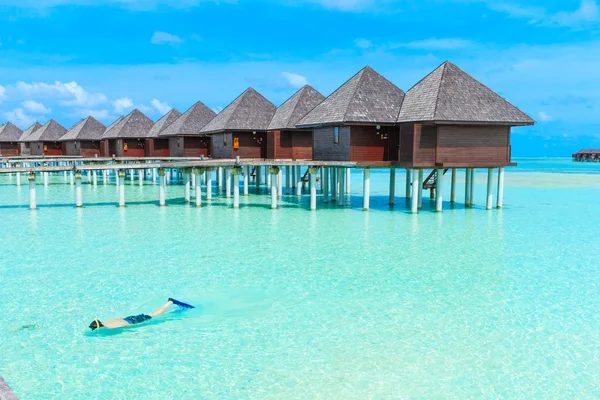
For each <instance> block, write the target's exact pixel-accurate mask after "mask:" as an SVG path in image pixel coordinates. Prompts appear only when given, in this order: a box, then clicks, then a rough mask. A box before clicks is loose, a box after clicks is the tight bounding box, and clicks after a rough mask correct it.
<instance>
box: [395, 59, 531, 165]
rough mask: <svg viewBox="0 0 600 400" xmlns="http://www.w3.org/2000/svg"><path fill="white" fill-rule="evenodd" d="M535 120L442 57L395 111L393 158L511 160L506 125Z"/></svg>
mask: <svg viewBox="0 0 600 400" xmlns="http://www.w3.org/2000/svg"><path fill="white" fill-rule="evenodd" d="M534 122H535V121H534V120H533V119H531V118H530V117H529V116H528V115H527V114H525V113H524V112H522V111H521V110H519V109H518V108H516V107H515V106H513V105H512V104H510V103H509V102H508V101H506V100H505V99H504V98H502V97H500V96H499V95H498V94H496V93H495V92H494V91H492V90H491V89H489V88H488V87H486V86H484V85H483V84H481V83H480V82H478V81H477V80H475V79H474V78H473V77H471V76H470V75H468V74H467V73H466V72H464V71H463V70H461V69H460V68H458V67H457V66H456V65H454V64H452V63H450V62H445V63H443V64H442V65H440V66H439V67H438V68H436V69H435V70H434V71H433V72H432V73H430V74H429V75H427V77H425V78H424V79H423V80H421V81H420V82H419V83H417V84H416V85H415V86H414V87H413V88H411V89H410V90H409V91H408V92H407V93H406V96H405V98H404V103H403V104H402V109H401V110H400V114H399V116H398V124H399V125H400V127H401V132H402V133H401V140H400V146H399V159H398V161H399V163H398V164H399V165H401V166H405V167H408V168H438V169H440V168H444V169H447V168H461V167H462V168H495V167H496V168H497V167H504V166H507V165H511V147H510V132H511V127H513V126H525V125H533V124H534Z"/></svg>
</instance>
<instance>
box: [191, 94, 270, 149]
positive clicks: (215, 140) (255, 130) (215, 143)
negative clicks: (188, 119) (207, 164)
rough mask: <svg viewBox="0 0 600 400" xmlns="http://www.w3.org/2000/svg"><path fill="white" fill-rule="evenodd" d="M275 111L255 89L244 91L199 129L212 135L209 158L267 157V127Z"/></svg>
mask: <svg viewBox="0 0 600 400" xmlns="http://www.w3.org/2000/svg"><path fill="white" fill-rule="evenodd" d="M276 110H277V107H275V105H274V104H273V103H271V102H270V101H269V100H267V99H266V98H264V97H263V96H262V95H261V94H260V93H258V92H257V91H256V90H254V89H252V88H249V89H247V90H246V91H245V92H244V93H242V94H241V95H240V96H239V97H238V98H236V99H235V100H234V101H233V102H232V103H231V104H229V105H228V106H227V107H225V109H223V111H221V112H220V113H219V114H217V116H216V117H214V118H213V119H212V121H210V122H209V123H208V124H206V126H205V127H204V128H203V129H202V130H201V133H203V134H207V135H210V136H211V152H210V153H211V157H212V158H215V159H220V158H235V157H238V156H239V157H240V158H262V159H264V158H266V157H267V128H268V127H269V123H270V122H271V120H272V119H273V115H274V114H275V111H276Z"/></svg>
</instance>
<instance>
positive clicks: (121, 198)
mask: <svg viewBox="0 0 600 400" xmlns="http://www.w3.org/2000/svg"><path fill="white" fill-rule="evenodd" d="M118 174H119V207H125V170H122V169H120V170H119V172H118Z"/></svg>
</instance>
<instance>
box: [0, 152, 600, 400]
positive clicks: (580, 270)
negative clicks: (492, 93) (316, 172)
mask: <svg viewBox="0 0 600 400" xmlns="http://www.w3.org/2000/svg"><path fill="white" fill-rule="evenodd" d="M599 170H600V165H597V164H578V165H575V164H572V163H571V162H570V161H569V160H520V166H519V167H517V168H514V169H508V170H507V174H506V188H505V208H504V209H502V210H492V211H487V210H485V209H484V208H483V207H482V205H483V200H484V192H485V185H484V182H485V176H484V173H483V171H480V172H479V173H478V181H477V187H476V197H475V199H476V202H477V206H476V207H475V208H474V209H469V210H465V209H464V208H463V207H462V206H461V205H460V204H459V205H457V206H456V207H455V208H452V207H451V206H450V204H449V203H445V205H444V206H445V210H444V213H442V214H437V213H435V212H433V211H432V207H431V206H432V205H431V204H430V203H429V201H428V200H427V198H426V200H425V201H424V209H423V211H422V212H421V213H420V214H419V215H417V216H415V215H411V214H409V213H407V212H406V209H405V202H404V199H403V198H401V197H398V199H397V205H396V208H395V209H393V210H390V209H389V207H388V205H387V182H388V181H387V174H383V173H377V172H374V173H373V174H372V177H373V179H372V180H373V182H372V194H373V197H372V201H371V205H372V210H371V211H370V212H363V211H362V209H361V208H362V199H361V196H360V193H361V190H362V188H361V178H360V175H359V174H355V175H353V179H352V192H353V193H352V197H351V204H350V205H349V206H347V207H345V208H344V209H340V208H335V206H327V207H325V206H324V205H323V204H322V203H319V204H318V206H319V210H318V211H317V212H311V211H309V210H308V206H309V204H308V198H307V196H306V195H305V196H304V197H303V198H302V199H301V201H298V200H297V198H296V197H295V196H290V197H285V198H284V200H283V202H282V204H283V208H282V209H279V210H277V211H272V210H270V209H269V208H268V206H269V204H270V203H269V198H268V197H267V196H266V194H262V195H257V194H256V193H254V192H252V193H251V195H250V196H249V197H248V198H243V199H242V207H241V209H239V210H234V209H232V208H230V207H229V205H230V203H229V201H228V200H227V199H224V198H218V199H216V200H214V201H213V202H212V204H211V205H209V206H207V207H203V208H200V209H196V208H195V207H191V206H188V205H186V204H185V203H184V201H183V199H182V197H183V193H182V187H181V186H168V188H167V190H168V203H169V206H168V207H162V208H161V207H158V206H157V197H158V195H157V187H156V186H154V185H152V184H151V183H148V182H147V183H146V184H145V185H144V186H143V187H141V188H140V187H139V186H137V185H131V184H130V183H129V182H128V184H127V187H126V199H127V203H128V206H127V207H126V208H124V209H119V208H118V207H116V201H117V189H116V188H115V186H114V184H112V185H107V186H104V185H102V184H100V185H99V186H97V187H93V186H92V185H87V184H85V185H84V187H83V199H84V205H85V207H84V208H83V209H76V208H75V207H74V206H73V203H74V197H75V190H74V188H73V187H71V186H70V185H68V184H65V182H64V181H63V178H62V176H55V177H52V178H51V182H50V185H49V186H48V187H43V185H41V184H39V185H38V188H37V189H38V194H37V195H38V205H39V209H38V210H36V211H34V212H31V211H29V209H28V208H27V204H28V188H27V186H26V185H24V186H22V187H16V186H15V185H14V179H15V178H14V177H13V178H12V179H13V181H12V183H11V178H8V177H1V178H0V221H1V227H2V236H1V238H2V239H1V242H0V243H1V244H2V245H1V246H0V304H1V305H2V313H1V314H0V375H2V376H3V377H4V378H5V379H6V381H7V382H8V383H9V385H10V386H11V387H12V388H13V389H14V390H15V392H16V393H17V394H18V395H19V396H20V398H22V399H46V398H48V399H51V398H64V399H80V398H81V399H83V398H103V399H108V398H111V399H132V398H140V399H166V398H177V399H197V398H206V399H212V398H217V399H224V398H236V399H237V398H283V399H294V398H299V399H313V398H323V399H364V398H406V399H409V398H410V399H430V398H455V399H466V398H489V399H495V398H523V399H534V398H536V399H542V398H550V399H567V398H598V397H599V396H600V389H599V387H600V386H599V383H600V357H599V350H598V349H599V348H600V317H599V315H600V314H599V313H598V310H599V309H600V288H599V284H600V253H599V252H598V249H599V248H600V235H599V234H598V232H599V230H598V227H599V226H600V213H599V212H598V211H599V208H600V176H598V171H599ZM23 181H24V183H25V179H23ZM462 182H463V179H462V175H459V184H460V183H462ZM397 183H398V187H397V194H398V195H399V196H401V195H402V193H403V186H404V181H403V178H402V175H401V174H399V179H398V180H397ZM448 186H450V185H446V189H447V190H449V187H448ZM459 187H460V186H459ZM458 193H459V195H458V199H459V200H461V201H462V198H463V188H462V187H460V189H459V191H458ZM447 197H448V193H446V198H447ZM169 296H173V297H176V298H181V299H182V300H186V301H189V302H192V303H194V304H196V305H198V306H199V307H198V309H196V310H192V311H189V312H170V313H169V314H167V315H166V316H165V317H164V318H162V319H157V320H155V321H152V322H151V323H149V324H146V325H142V326H138V327H136V328H135V329H126V330H123V331H120V332H110V333H89V332H88V329H87V326H88V324H89V323H90V322H91V321H92V320H93V319H94V318H96V317H97V318H99V319H108V318H113V317H124V316H127V315H131V314H138V313H142V312H151V311H152V310H153V309H154V308H156V307H158V306H159V305H161V304H162V303H164V301H165V300H166V299H167V297H169Z"/></svg>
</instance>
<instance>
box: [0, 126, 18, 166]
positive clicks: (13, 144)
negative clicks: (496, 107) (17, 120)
mask: <svg viewBox="0 0 600 400" xmlns="http://www.w3.org/2000/svg"><path fill="white" fill-rule="evenodd" d="M22 134H23V131H22V130H21V128H19V127H18V126H16V125H15V124H13V123H12V122H7V123H6V124H2V125H0V156H3V157H11V156H18V155H19V154H20V153H21V148H20V146H19V139H20V138H21V135H22Z"/></svg>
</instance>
